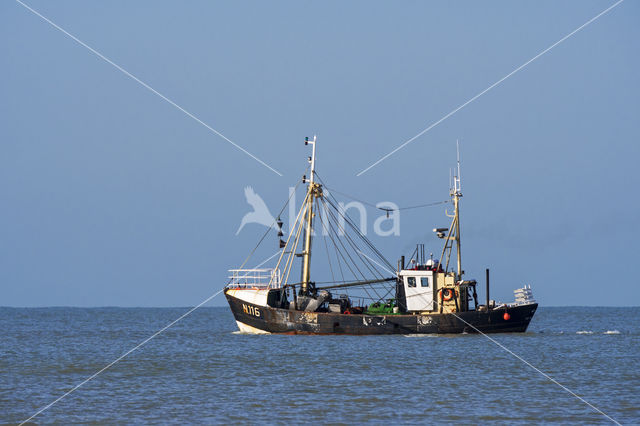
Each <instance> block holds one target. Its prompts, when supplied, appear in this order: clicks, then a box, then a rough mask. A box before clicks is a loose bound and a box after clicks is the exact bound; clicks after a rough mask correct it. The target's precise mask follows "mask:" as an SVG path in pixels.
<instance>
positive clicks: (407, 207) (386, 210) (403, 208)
mask: <svg viewBox="0 0 640 426" xmlns="http://www.w3.org/2000/svg"><path fill="white" fill-rule="evenodd" d="M316 175H317V173H316ZM318 179H320V176H318ZM320 181H321V182H322V180H321V179H320ZM322 185H323V186H324V187H325V188H326V189H328V190H329V191H330V192H331V193H334V192H335V193H336V194H340V195H342V196H343V197H347V198H350V199H352V200H354V201H358V202H360V203H362V204H365V205H367V206H369V207H373V208H374V209H378V210H382V211H384V212H394V211H400V210H411V209H419V208H422V207H433V206H439V205H442V204H447V203H450V202H451V200H444V201H436V202H434V203H426V204H418V205H415V206H406V207H398V208H397V209H390V208H385V207H378V206H377V205H375V204H373V203H370V202H369V201H364V200H362V199H360V198H357V197H354V196H353V195H349V194H345V193H344V192H341V191H338V190H336V189H333V188H329V187H328V186H327V185H325V184H324V182H323V183H322Z"/></svg>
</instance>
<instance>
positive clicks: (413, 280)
mask: <svg viewBox="0 0 640 426" xmlns="http://www.w3.org/2000/svg"><path fill="white" fill-rule="evenodd" d="M316 143H317V139H316V137H313V138H312V139H309V138H305V144H306V145H310V146H311V149H312V153H311V156H310V157H309V158H308V162H309V169H310V170H309V176H308V178H307V176H306V174H305V175H303V177H302V180H301V182H300V183H301V184H306V191H305V198H304V201H303V202H302V206H301V208H300V209H299V210H298V213H297V216H296V218H295V220H294V221H293V222H292V223H293V225H291V226H289V228H290V229H288V230H287V233H288V236H287V237H286V239H283V237H284V233H283V229H282V225H283V222H282V221H281V220H280V216H278V218H277V219H276V220H274V223H273V225H272V229H274V230H277V232H278V237H279V248H280V250H279V253H278V254H277V262H276V264H275V266H274V267H272V268H251V269H250V268H244V266H245V265H246V261H245V263H243V265H241V266H240V267H239V268H236V269H231V270H230V272H231V275H230V276H229V281H228V283H227V285H226V287H225V289H224V294H225V296H226V298H227V301H228V303H229V306H230V307H231V311H232V312H233V315H234V317H235V320H236V323H237V325H238V328H239V329H240V331H241V332H243V333H256V334H265V333H280V334H351V335H377V334H404V335H411V334H459V333H505V332H525V331H526V330H527V327H528V325H529V323H530V321H531V318H532V317H533V315H534V313H535V312H536V309H537V307H538V304H537V303H536V302H535V300H534V299H533V295H532V291H531V287H530V286H524V287H522V288H519V289H516V290H515V292H514V293H515V301H514V302H513V303H499V304H497V303H496V302H495V301H493V300H490V298H489V269H486V271H485V273H486V291H485V299H484V303H481V302H480V301H479V300H478V291H477V288H476V287H477V286H478V283H477V281H476V280H474V279H465V278H464V275H465V273H464V271H463V269H462V259H461V238H460V199H461V197H462V191H461V178H460V156H459V150H458V158H457V160H458V163H457V172H456V173H455V175H452V184H451V187H450V200H447V201H446V202H447V203H450V204H451V205H452V207H453V211H452V213H451V214H449V213H448V212H447V216H448V217H449V218H450V219H451V223H450V225H449V226H448V227H441V228H435V229H433V231H434V233H435V234H436V236H437V237H438V238H440V239H441V240H442V241H443V247H442V250H440V256H439V257H436V258H434V257H433V254H431V255H430V256H429V257H428V259H427V256H426V252H425V247H424V244H418V245H417V247H416V249H415V251H414V252H413V254H411V255H410V256H407V257H405V256H401V257H400V258H399V261H398V263H397V266H393V265H391V264H390V262H389V261H387V260H386V259H385V258H384V256H383V255H382V254H381V253H380V251H379V250H378V249H377V248H376V247H375V246H374V245H373V244H372V243H371V241H369V240H368V239H367V237H366V236H365V235H364V233H363V232H361V230H360V229H359V228H358V226H356V223H355V221H354V220H352V219H351V218H350V217H349V215H348V214H347V213H346V211H345V208H344V206H342V205H341V204H340V203H338V202H337V201H336V199H335V198H334V196H333V195H332V193H331V192H332V191H333V190H332V189H328V188H327V186H326V185H325V184H324V182H323V181H322V180H321V179H320V177H319V175H318V173H317V172H316ZM334 192H335V191H334ZM289 201H291V197H289ZM285 206H286V205H285ZM282 211H284V207H283V210H282ZM293 211H295V210H293ZM389 213H390V210H389V209H387V211H386V214H387V217H388V215H389ZM290 222H291V220H290ZM267 232H270V231H267ZM264 239H265V238H264V236H263V238H262V239H261V240H260V241H261V242H262V241H264ZM314 239H315V240H318V239H322V240H324V245H325V249H326V258H325V260H326V263H327V264H326V265H323V266H322V267H318V266H317V265H316V263H317V259H316V262H315V263H314V264H313V266H314V268H315V269H314V275H315V274H316V272H315V271H316V270H318V273H323V275H324V276H326V277H328V276H330V277H331V278H330V279H326V280H325V281H312V279H311V277H312V274H311V267H312V262H311V259H312V256H311V254H312V249H313V246H314V244H313V242H314ZM316 244H317V242H316ZM329 246H332V250H330V249H329ZM316 250H318V249H317V248H316ZM253 252H255V249H254V250H253ZM332 253H333V255H332ZM453 253H455V268H454V265H453V264H452V262H451V260H452V255H453ZM274 257H275V255H274ZM406 258H408V261H407V262H405V259H406ZM298 260H299V261H298ZM297 269H299V273H300V280H299V281H298V280H297V279H293V277H294V276H297Z"/></svg>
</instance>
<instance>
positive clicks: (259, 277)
mask: <svg viewBox="0 0 640 426" xmlns="http://www.w3.org/2000/svg"><path fill="white" fill-rule="evenodd" d="M229 272H230V273H231V275H230V276H229V279H230V280H231V281H230V282H229V284H228V285H227V287H239V288H260V289H267V288H280V269H273V268H263V269H229Z"/></svg>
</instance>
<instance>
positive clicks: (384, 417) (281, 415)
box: [0, 307, 640, 424]
mask: <svg viewBox="0 0 640 426" xmlns="http://www.w3.org/2000/svg"><path fill="white" fill-rule="evenodd" d="M187 310H188V309H187V308H183V309H180V308H158V309H155V308H87V309H85V308H0V423H17V422H20V421H22V420H25V419H27V418H29V417H30V416H31V415H33V414H34V413H36V412H37V411H38V410H39V409H41V408H42V407H44V406H46V405H47V404H49V403H51V402H52V401H54V400H55V399H57V398H59V397H60V396H62V395H63V394H65V392H67V391H69V390H70V389H72V388H73V387H74V386H76V385H78V384H79V383H81V382H82V381H83V380H85V379H86V378H88V377H90V376H91V375H92V374H94V373H95V372H97V371H99V370H100V369H102V368H103V367H105V366H106V365H108V364H109V363H110V362H112V361H113V360H115V359H117V358H118V357H119V356H121V355H122V354H123V353H125V352H126V351H128V350H130V349H131V348H133V347H135V346H136V345H137V344H139V343H140V342H141V341H143V340H144V339H146V338H147V337H149V336H151V335H152V334H154V333H155V332H157V331H158V330H160V329H161V328H162V327H164V326H165V325H167V324H168V323H170V322H171V321H173V320H175V319H176V318H178V317H180V316H181V315H182V314H183V313H185V312H186V311H187ZM491 338H492V339H495V341H496V342H498V343H500V344H501V345H503V346H504V347H505V348H507V349H508V350H510V351H512V352H513V353H515V354H517V355H518V356H520V357H522V358H523V359H524V360H526V361H527V362H529V363H530V364H531V365H533V366H534V367H535V368H537V369H539V370H540V371H542V372H544V373H545V374H548V375H549V376H551V377H552V378H553V379H555V380H557V381H558V382H559V383H561V384H562V385H563V386H565V387H566V388H567V389H569V390H570V391H571V392H574V393H575V394H577V395H578V396H580V397H581V398H583V399H584V400H586V401H588V402H589V403H590V404H592V405H593V406H595V407H597V408H598V409H599V410H602V411H603V412H604V413H606V414H607V415H608V416H610V417H611V418H613V419H615V420H616V421H619V422H621V423H627V424H632V423H636V424H638V423H640V345H639V343H640V308H586V307H570V308H545V307H541V308H539V309H538V311H537V312H536V314H535V316H534V318H533V321H532V322H531V325H530V328H529V331H528V332H527V333H524V334H505V335H491ZM33 421H35V422H38V423H54V422H56V423H72V422H82V423H87V422H91V423H93V422H97V423H174V424H178V423H276V424H291V423H294V424H295V423H303V422H305V423H306V422H316V423H334V424H340V423H342V424H348V423H371V424H389V423H401V424H414V423H424V424H426V423H429V424H431V423H456V424H458V423H502V424H519V423H522V424H531V423H540V422H549V423H563V424H569V423H573V424H583V423H608V422H610V420H609V419H608V418H607V417H605V416H604V415H602V414H600V413H599V412H597V411H596V410H594V408H592V407H590V406H589V405H587V404H585V402H583V401H581V400H580V399H578V398H577V397H576V396H574V395H572V394H571V393H569V392H568V391H567V390H565V389H563V388H561V387H560V386H559V385H558V384H556V383H553V382H552V381H550V380H549V379H548V378H546V377H545V376H543V375H541V374H540V373H539V372H537V371H536V370H534V369H533V368H532V367H531V366H529V365H527V364H525V363H524V362H523V361H522V360H519V359H517V358H516V357H515V356H514V355H512V354H510V353H509V352H507V351H506V350H505V349H503V348H501V347H499V346H498V345H497V344H496V343H494V342H492V341H490V340H489V339H488V338H487V337H485V336H482V335H459V336H423V337H417V336H372V337H366V336H277V335H259V336H257V335H244V334H239V333H237V327H236V324H235V321H234V320H233V317H232V315H231V313H230V311H229V310H228V309H227V308H207V307H205V308H200V309H198V310H196V311H195V312H193V313H192V314H191V315H189V316H187V317H186V318H184V319H183V320H182V321H180V322H178V323H177V324H175V325H174V326H173V327H171V328H170V329H168V330H166V331H165V332H163V333H161V334H159V335H158V336H157V337H155V338H154V339H152V340H150V341H149V342H148V343H147V344H146V345H144V346H143V347H141V348H140V349H139V350H137V351H135V352H133V353H131V354H130V355H128V356H127V357H125V358H124V359H123V360H122V361H120V362H118V363H117V364H115V365H113V367H111V368H109V369H108V370H106V371H104V372H103V373H101V374H99V375H98V376H97V377H95V378H94V379H92V380H91V381H89V382H87V383H85V384H84V385H83V386H81V387H80V388H78V389H77V390H76V391H74V392H73V393H71V394H69V395H68V396H67V397H65V398H64V399H62V400H60V401H59V402H57V403H56V404H55V405H53V406H51V408H49V409H47V410H46V411H44V412H42V413H41V414H40V415H38V416H37V417H36V418H35V419H34V420H33Z"/></svg>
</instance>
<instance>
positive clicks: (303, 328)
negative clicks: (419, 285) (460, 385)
mask: <svg viewBox="0 0 640 426" xmlns="http://www.w3.org/2000/svg"><path fill="white" fill-rule="evenodd" d="M225 296H226V297H227V301H228V302H229V306H230V307H231V311H232V312H233V315H234V317H235V319H236V321H237V322H238V323H240V324H238V325H239V326H240V325H244V326H245V327H246V326H248V327H246V328H247V329H249V328H250V329H252V331H254V332H266V333H278V334H352V335H377V334H460V333H477V332H478V331H481V332H482V333H522V332H525V331H526V330H527V327H528V326H529V322H531V318H532V317H533V314H534V313H535V312H536V309H537V308H538V304H537V303H533V304H529V305H520V306H513V307H508V308H504V307H502V308H498V309H494V310H491V311H490V312H488V313H487V312H478V311H468V312H459V313H456V314H434V315H355V314H354V315H347V314H339V313H332V312H302V311H294V310H287V309H277V308H271V307H265V306H258V305H254V304H251V303H247V302H245V301H243V300H241V299H238V298H236V297H233V296H231V295H229V294H227V293H226V292H225ZM505 312H508V313H509V319H508V320H505V318H504V314H505Z"/></svg>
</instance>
